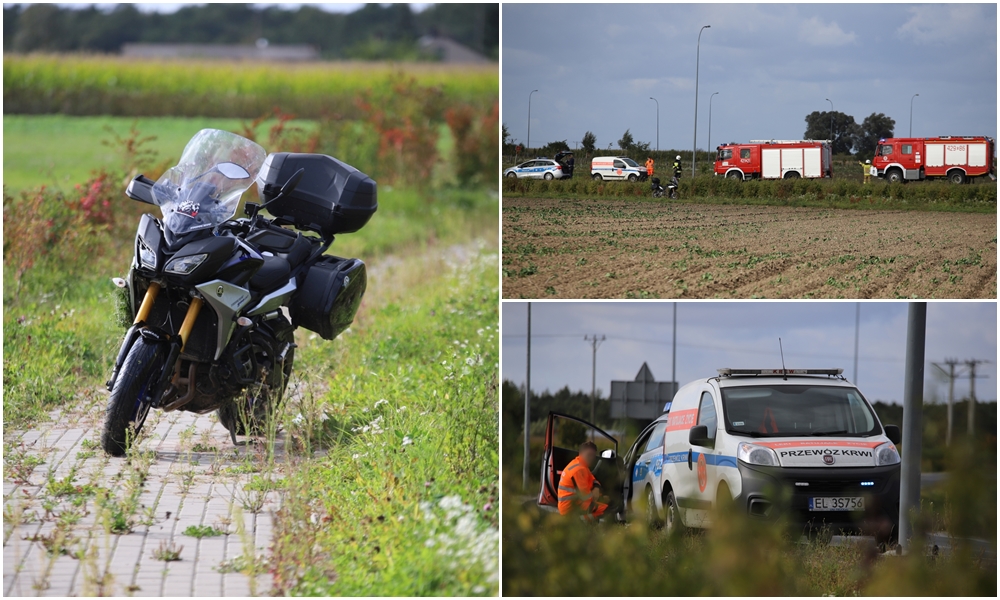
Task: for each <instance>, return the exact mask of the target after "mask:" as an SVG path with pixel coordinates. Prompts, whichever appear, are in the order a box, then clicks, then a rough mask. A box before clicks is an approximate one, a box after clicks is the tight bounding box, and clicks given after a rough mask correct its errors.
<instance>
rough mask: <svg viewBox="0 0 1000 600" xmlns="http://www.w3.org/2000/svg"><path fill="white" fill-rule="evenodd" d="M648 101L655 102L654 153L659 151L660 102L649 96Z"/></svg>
mask: <svg viewBox="0 0 1000 600" xmlns="http://www.w3.org/2000/svg"><path fill="white" fill-rule="evenodd" d="M649 99H650V100H652V101H653V102H656V151H657V152H659V151H660V101H659V100H657V99H656V98H654V97H652V96H650V97H649Z"/></svg>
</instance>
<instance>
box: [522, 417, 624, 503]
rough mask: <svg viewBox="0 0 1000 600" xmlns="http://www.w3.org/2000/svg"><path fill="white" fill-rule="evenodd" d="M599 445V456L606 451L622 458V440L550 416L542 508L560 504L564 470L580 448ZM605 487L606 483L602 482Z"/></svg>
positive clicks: (579, 421) (574, 421) (540, 495)
mask: <svg viewBox="0 0 1000 600" xmlns="http://www.w3.org/2000/svg"><path fill="white" fill-rule="evenodd" d="M591 439H592V441H593V442H594V444H596V445H597V452H598V456H600V455H601V453H603V452H604V451H605V450H613V451H614V455H615V456H617V455H618V440H617V439H615V438H613V437H611V435H610V434H608V433H607V432H605V431H603V430H602V429H600V428H598V427H596V426H594V425H593V424H591V423H589V422H587V421H584V420H583V419H578V418H576V417H573V416H570V415H564V414H560V413H549V418H548V421H547V423H546V424H545V449H544V452H543V455H542V473H541V479H542V484H541V486H540V487H541V489H540V491H539V493H538V504H539V505H542V506H557V505H558V504H559V498H558V496H559V493H558V491H557V488H558V486H559V478H560V477H561V476H562V472H563V469H565V468H566V465H568V464H569V463H570V461H571V460H573V459H574V458H576V456H577V454H579V448H580V444H582V443H583V442H586V441H587V440H591ZM602 483H604V482H602Z"/></svg>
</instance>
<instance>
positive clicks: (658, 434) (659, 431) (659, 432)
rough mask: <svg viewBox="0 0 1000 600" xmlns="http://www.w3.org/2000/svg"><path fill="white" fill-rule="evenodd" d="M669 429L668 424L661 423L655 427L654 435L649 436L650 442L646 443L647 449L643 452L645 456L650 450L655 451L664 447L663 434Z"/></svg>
mask: <svg viewBox="0 0 1000 600" xmlns="http://www.w3.org/2000/svg"><path fill="white" fill-rule="evenodd" d="M666 429H667V422H666V421H660V422H659V423H657V424H656V426H655V427H653V433H651V434H650V435H649V441H648V442H646V449H645V450H643V451H642V453H643V454H645V453H647V452H649V451H650V450H655V449H656V448H659V447H660V446H662V445H663V432H664V431H666Z"/></svg>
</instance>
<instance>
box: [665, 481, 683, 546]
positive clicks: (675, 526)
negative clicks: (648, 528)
mask: <svg viewBox="0 0 1000 600" xmlns="http://www.w3.org/2000/svg"><path fill="white" fill-rule="evenodd" d="M663 506H664V509H665V510H666V513H667V518H666V519H665V520H664V523H665V525H666V528H667V534H668V535H678V534H680V533H683V532H684V524H683V523H682V522H681V512H680V510H678V508H677V499H676V498H674V491H673V490H670V491H669V492H667V497H666V499H664V501H663Z"/></svg>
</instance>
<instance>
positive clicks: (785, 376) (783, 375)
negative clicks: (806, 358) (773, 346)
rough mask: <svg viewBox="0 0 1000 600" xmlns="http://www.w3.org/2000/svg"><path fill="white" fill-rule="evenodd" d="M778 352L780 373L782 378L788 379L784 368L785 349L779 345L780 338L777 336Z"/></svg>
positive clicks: (786, 370)
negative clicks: (779, 355) (779, 354)
mask: <svg viewBox="0 0 1000 600" xmlns="http://www.w3.org/2000/svg"><path fill="white" fill-rule="evenodd" d="M778 352H780V353H781V375H782V379H784V380H785V381H788V369H786V368H785V351H784V349H782V347H781V338H778Z"/></svg>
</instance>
